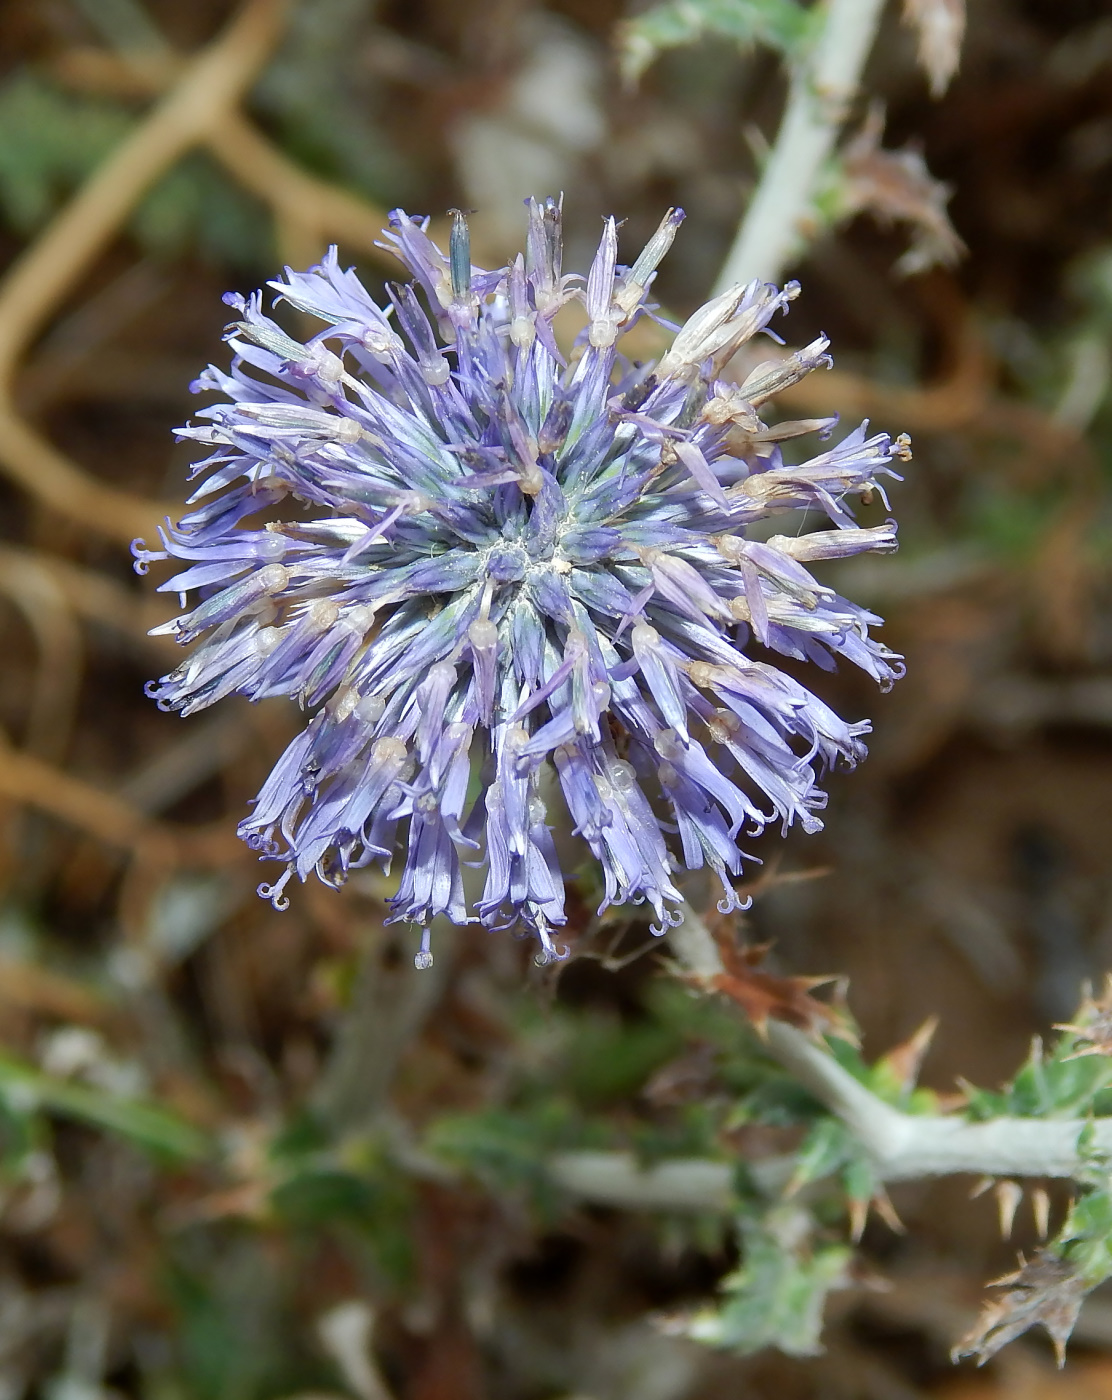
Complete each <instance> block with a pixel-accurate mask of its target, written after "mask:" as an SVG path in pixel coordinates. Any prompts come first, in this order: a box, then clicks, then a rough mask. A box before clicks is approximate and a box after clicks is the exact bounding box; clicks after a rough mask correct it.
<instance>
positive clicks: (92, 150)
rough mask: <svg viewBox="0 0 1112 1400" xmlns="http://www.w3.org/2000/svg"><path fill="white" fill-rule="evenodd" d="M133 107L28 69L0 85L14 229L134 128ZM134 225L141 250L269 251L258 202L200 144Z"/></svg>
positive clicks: (46, 213) (32, 222)
mask: <svg viewBox="0 0 1112 1400" xmlns="http://www.w3.org/2000/svg"><path fill="white" fill-rule="evenodd" d="M134 123H135V118H134V116H133V115H132V113H131V112H130V110H129V109H127V108H126V107H124V106H122V105H120V104H119V103H115V102H110V101H108V100H106V99H103V98H91V97H79V96H75V95H74V94H72V93H67V92H64V91H63V90H62V89H60V88H58V87H56V86H55V85H54V84H53V83H50V82H48V81H46V80H45V79H44V78H41V77H39V76H38V75H36V74H35V73H33V72H31V71H29V70H28V69H20V70H17V71H16V72H15V73H13V74H12V76H10V77H9V78H8V79H7V80H6V81H5V82H4V83H3V84H2V85H0V211H2V213H3V216H4V218H5V219H6V220H7V222H8V223H9V224H10V225H11V227H12V228H13V229H15V230H16V231H17V232H18V233H21V234H29V233H33V232H34V231H35V230H36V229H38V228H39V227H41V225H42V224H44V223H45V222H46V220H47V219H49V218H50V216H51V215H52V214H53V213H54V212H55V210H56V209H57V208H58V207H59V205H60V204H61V203H62V201H63V200H64V199H65V198H66V197H67V196H68V195H70V194H71V193H72V192H73V191H74V190H75V189H76V188H77V187H78V185H80V184H81V183H82V181H83V180H85V179H86V178H87V177H88V176H89V175H90V174H91V173H92V172H93V171H94V170H95V169H96V167H97V166H98V165H99V164H100V163H101V162H102V161H103V160H104V159H105V158H106V157H107V156H108V155H109V154H110V153H111V152H112V150H113V149H114V148H115V147H116V146H118V145H119V143H120V142H121V141H122V140H123V139H124V138H125V137H126V136H127V135H128V134H129V133H130V132H131V131H132V129H133V127H134ZM130 231H131V233H132V235H133V236H134V238H135V239H136V241H137V242H138V243H139V245H140V247H141V248H142V249H143V251H144V252H146V253H149V254H152V255H155V256H158V257H166V258H171V257H180V256H181V255H182V254H184V253H187V252H194V253H197V254H199V255H200V256H201V257H203V258H206V259H212V260H217V261H221V262H225V263H229V264H231V265H233V266H244V265H247V266H251V265H254V264H258V263H261V262H263V261H265V260H266V259H267V257H268V256H269V252H270V235H269V231H268V223H267V219H266V216H265V214H264V212H263V210H262V209H261V208H260V207H259V205H258V204H257V203H256V202H255V201H254V200H253V199H251V198H250V197H249V196H248V195H246V194H244V193H243V192H242V191H241V190H240V189H239V188H238V186H236V185H234V184H233V183H232V182H231V181H230V180H228V179H227V178H226V177H225V176H224V175H223V173H222V172H221V171H220V170H218V169H217V168H216V166H215V165H213V163H212V162H211V161H210V160H209V159H208V157H207V156H204V155H202V154H200V153H195V154H193V155H190V156H188V157H187V158H186V159H185V160H183V161H181V162H180V163H179V164H178V165H177V166H176V167H175V168H174V169H173V170H171V171H169V172H168V173H167V174H166V175H165V176H164V177H163V178H162V179H161V180H160V181H159V182H158V183H157V184H156V185H155V187H154V188H153V189H152V190H151V191H150V193H149V194H148V195H147V197H146V198H145V199H144V200H143V201H142V202H141V203H140V204H139V205H138V206H137V208H136V210H135V213H134V215H133V216H132V219H131V223H130Z"/></svg>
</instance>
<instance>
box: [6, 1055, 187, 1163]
mask: <svg viewBox="0 0 1112 1400" xmlns="http://www.w3.org/2000/svg"><path fill="white" fill-rule="evenodd" d="M0 1100H2V1101H3V1104H4V1106H5V1108H6V1110H7V1114H8V1117H9V1119H10V1121H12V1122H15V1123H18V1121H19V1119H20V1118H21V1117H25V1116H26V1115H30V1114H33V1113H54V1114H58V1115H60V1116H61V1117H63V1118H71V1119H74V1120H75V1121H77V1122H80V1123H85V1124H87V1125H89V1126H90V1127H94V1128H102V1129H104V1130H105V1131H107V1132H110V1133H114V1134H116V1135H117V1136H119V1137H122V1138H125V1139H127V1140H128V1141H129V1142H132V1143H134V1144H135V1145H136V1146H137V1147H142V1148H144V1149H146V1150H147V1151H149V1152H151V1153H153V1154H154V1155H155V1156H156V1157H161V1158H163V1159H170V1160H173V1161H181V1160H186V1161H188V1160H197V1159H199V1158H202V1157H205V1156H207V1155H208V1154H209V1153H210V1151H211V1144H210V1142H209V1140H208V1138H207V1137H206V1135H205V1134H204V1133H202V1132H200V1131H199V1130H198V1129H197V1128H195V1127H193V1125H192V1124H190V1123H187V1122H186V1121H185V1120H184V1119H183V1118H181V1117H179V1116H178V1115H177V1114H176V1113H174V1112H172V1111H171V1110H170V1109H167V1108H164V1107H162V1106H161V1105H159V1104H153V1103H148V1102H146V1101H144V1100H142V1099H138V1098H128V1097H124V1096H123V1095H117V1094H112V1093H109V1092H107V1091H106V1090H105V1089H104V1088H102V1087H100V1086H97V1087H92V1086H88V1085H85V1084H78V1083H74V1082H72V1081H70V1080H67V1079H57V1078H55V1077H53V1076H52V1075H49V1074H44V1073H43V1072H42V1071H41V1070H39V1069H36V1068H35V1067H34V1065H29V1064H27V1063H26V1062H25V1061H23V1060H19V1059H17V1058H16V1057H15V1056H14V1055H7V1054H0ZM20 1131H21V1132H24V1133H25V1132H26V1131H27V1129H26V1127H24V1128H23V1129H21V1130H20Z"/></svg>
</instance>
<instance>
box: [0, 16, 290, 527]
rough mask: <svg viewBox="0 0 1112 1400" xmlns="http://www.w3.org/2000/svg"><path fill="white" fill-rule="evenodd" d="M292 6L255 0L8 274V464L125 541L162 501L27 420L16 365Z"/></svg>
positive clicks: (62, 507)
mask: <svg viewBox="0 0 1112 1400" xmlns="http://www.w3.org/2000/svg"><path fill="white" fill-rule="evenodd" d="M284 9H285V0H247V3H246V4H245V5H244V6H243V7H242V8H241V9H240V10H239V11H238V13H237V14H236V16H235V18H234V19H233V20H232V21H231V23H230V24H229V25H228V27H227V28H226V29H225V30H224V32H223V33H222V34H221V35H220V37H219V38H218V39H217V40H216V41H215V42H214V43H212V44H211V45H210V46H209V47H208V48H207V49H205V50H204V51H203V52H202V53H201V54H200V55H199V56H198V57H197V58H196V59H194V60H193V62H191V63H190V64H189V65H188V67H187V68H186V69H185V72H184V73H183V75H182V77H181V79H180V80H179V81H178V82H177V83H176V85H175V86H174V87H173V88H172V89H171V91H170V92H169V93H168V94H167V95H166V97H165V98H163V100H162V101H161V102H159V103H158V104H157V105H156V106H155V108H154V109H153V110H152V111H151V113H150V114H149V115H148V116H147V118H146V119H145V120H144V121H143V122H142V123H141V124H140V126H139V127H138V128H137V129H136V130H135V131H134V132H133V133H132V134H131V135H130V136H129V137H127V138H126V139H125V140H124V141H122V142H121V143H120V145H119V146H118V147H117V148H116V149H115V150H114V151H113V153H112V154H111V155H110V156H109V157H108V159H107V160H105V161H104V163H103V164H102V165H101V166H100V168H99V169H98V170H97V171H96V172H95V173H94V174H93V175H92V176H91V177H90V178H89V179H88V180H87V181H86V183H85V184H84V185H83V186H82V187H81V189H80V190H79V191H78V192H77V194H76V195H75V196H74V197H73V199H71V200H70V202H69V204H67V205H66V207H65V208H64V209H63V210H62V211H61V212H60V213H59V214H58V216H57V217H56V218H55V219H54V221H53V223H52V224H50V226H49V227H48V228H47V229H46V231H45V232H44V233H43V234H42V236H41V237H40V238H38V239H36V240H35V242H34V243H32V244H31V245H30V246H29V247H28V248H27V250H26V251H25V252H24V253H23V254H22V255H21V256H20V257H19V258H17V259H16V261H15V262H14V263H13V264H12V266H11V267H10V268H9V269H8V272H7V274H6V275H5V277H4V279H3V281H2V282H0V468H2V469H3V470H4V471H5V472H6V473H7V474H8V476H10V477H11V478H12V479H13V480H14V481H16V482H18V484H19V485H20V486H22V487H23V488H24V489H25V490H26V491H28V492H29V493H30V494H31V495H32V496H34V497H35V498H36V499H37V500H39V501H41V502H43V503H44V504H45V505H48V506H50V507H51V509H53V510H56V511H58V512H59V513H60V514H63V515H66V516H69V517H70V518H72V519H75V520H79V521H81V522H82V523H83V524H85V525H88V526H89V527H91V528H93V529H96V530H97V531H98V532H100V533H101V534H104V535H107V536H109V537H110V538H113V539H117V540H120V541H122V542H125V543H126V542H127V541H129V540H130V539H132V538H133V537H134V536H135V535H139V534H144V533H150V531H151V529H152V527H153V526H154V525H155V524H156V523H157V522H158V520H159V518H160V517H161V516H162V515H163V514H164V512H163V510H162V509H161V508H160V507H159V505H158V504H157V503H156V502H154V501H146V500H144V499H143V498H141V497H138V496H134V495H132V494H130V493H129V492H125V491H120V490H117V489H115V488H113V487H110V486H105V485H102V484H101V483H99V482H97V481H95V480H94V479H93V478H91V477H89V476H88V475H86V474H85V473H84V472H83V471H82V470H81V469H80V467H78V466H77V465H75V464H74V463H73V462H71V461H70V460H69V458H68V457H66V455H65V454H64V453H62V452H60V451H59V450H58V449H57V448H56V447H54V446H53V444H52V443H50V442H49V441H48V440H47V439H46V438H44V437H43V436H42V435H41V434H40V433H39V432H38V431H37V430H36V429H35V428H34V427H33V426H32V425H31V424H29V423H27V422H26V421H25V420H24V419H23V418H22V417H21V416H20V414H19V411H18V409H17V407H16V405H15V403H14V401H13V397H12V380H13V376H14V373H15V369H16V366H17V364H18V361H19V358H20V356H21V355H22V354H23V352H24V350H25V349H26V348H27V346H28V345H29V344H30V343H31V341H32V340H33V339H34V338H35V336H36V335H37V334H38V333H39V331H41V329H42V327H43V325H44V324H45V322H46V321H47V320H48V318H49V316H50V314H51V312H52V311H53V310H54V308H55V307H56V306H57V305H58V303H59V301H60V300H61V298H62V297H63V296H64V295H65V294H66V293H67V292H68V291H69V290H70V288H71V287H72V286H73V285H74V283H75V282H76V281H77V280H78V279H79V278H80V277H81V276H82V275H83V274H84V273H85V272H86V271H87V270H88V268H89V267H90V265H91V264H92V263H93V262H94V261H95V259H96V258H97V257H98V256H99V255H100V253H101V252H103V250H104V249H105V247H106V246H107V245H108V244H109V243H110V241H111V240H112V238H113V237H114V236H115V234H116V233H117V231H118V230H119V228H120V226H121V225H122V223H123V221H124V220H125V219H126V217H127V215H128V213H129V212H130V210H131V209H132V208H133V206H134V205H135V203H136V201H137V200H138V199H140V198H141V197H142V195H143V193H144V192H145V191H146V190H147V189H148V188H149V187H150V186H151V185H152V184H153V183H154V181H155V180H157V179H158V177H159V176H160V175H161V174H162V173H163V172H164V171H165V170H167V169H168V168H169V167H170V166H172V165H173V164H174V163H175V162H176V161H177V160H178V159H179V158H180V157H181V156H182V155H183V154H184V153H185V152H186V151H187V150H189V149H190V147H192V146H194V145H196V144H197V143H198V142H200V141H202V140H204V139H205V138H206V137H207V135H208V133H209V132H210V131H211V130H213V129H214V128H215V126H216V125H217V124H218V123H220V122H221V121H223V120H225V119H226V117H227V113H228V111H229V109H230V108H231V107H232V105H233V104H234V103H235V102H236V101H237V100H238V98H239V97H240V96H241V94H242V93H243V92H244V90H245V89H246V88H247V86H248V85H249V83H250V82H251V80H252V78H253V77H254V76H255V74H256V73H257V72H258V70H259V67H260V65H261V64H262V62H263V61H264V59H265V58H266V56H267V54H268V53H269V52H270V50H271V48H272V46H273V45H274V43H275V41H276V40H277V38H278V36H279V34H280V32H281V24H282V15H283V11H284Z"/></svg>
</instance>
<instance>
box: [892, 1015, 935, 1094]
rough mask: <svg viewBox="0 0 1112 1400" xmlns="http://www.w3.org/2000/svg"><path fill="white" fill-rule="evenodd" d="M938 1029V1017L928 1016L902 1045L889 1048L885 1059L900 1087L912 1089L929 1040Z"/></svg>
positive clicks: (928, 1047) (929, 1042)
mask: <svg viewBox="0 0 1112 1400" xmlns="http://www.w3.org/2000/svg"><path fill="white" fill-rule="evenodd" d="M937 1029H938V1017H937V1016H929V1017H928V1018H927V1019H926V1020H925V1021H924V1022H923V1024H922V1025H921V1026H920V1027H919V1029H918V1030H917V1031H915V1032H914V1034H913V1035H910V1036H909V1037H908V1038H907V1040H905V1041H904V1042H903V1044H902V1045H897V1046H896V1047H895V1049H893V1050H889V1052H888V1054H887V1055H885V1057H884V1058H885V1059H886V1060H887V1061H888V1063H889V1065H891V1067H892V1070H893V1072H894V1073H895V1075H896V1078H897V1079H898V1080H899V1082H900V1088H901V1089H904V1090H907V1089H913V1088H914V1087H915V1084H916V1082H917V1080H918V1078H919V1070H920V1069H921V1068H922V1065H923V1060H924V1058H925V1056H926V1053H927V1051H928V1050H929V1049H930V1044H931V1040H932V1039H933V1037H934V1033H935V1031H936V1030H937Z"/></svg>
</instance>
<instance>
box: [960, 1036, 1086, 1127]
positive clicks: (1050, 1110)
mask: <svg viewBox="0 0 1112 1400" xmlns="http://www.w3.org/2000/svg"><path fill="white" fill-rule="evenodd" d="M1074 1047H1075V1038H1074V1037H1073V1036H1071V1035H1063V1036H1060V1037H1058V1038H1057V1039H1056V1040H1055V1041H1054V1042H1053V1044H1052V1045H1051V1049H1050V1053H1049V1054H1047V1053H1046V1051H1045V1049H1044V1047H1043V1044H1042V1041H1041V1040H1038V1039H1036V1040H1035V1041H1033V1042H1032V1045H1031V1051H1030V1054H1029V1055H1028V1057H1027V1059H1026V1061H1025V1062H1024V1064H1023V1066H1022V1067H1021V1069H1020V1071H1019V1073H1018V1074H1017V1075H1016V1077H1015V1078H1014V1079H1013V1080H1012V1082H1011V1083H1010V1084H1007V1085H1005V1086H1004V1088H1003V1089H1000V1090H997V1091H993V1090H989V1089H978V1088H976V1087H975V1086H973V1085H971V1084H966V1085H964V1086H963V1087H964V1089H965V1093H966V1097H967V1101H968V1108H967V1112H968V1113H969V1116H970V1117H972V1118H974V1119H977V1120H978V1121H985V1120H987V1119H990V1118H998V1117H1002V1116H1004V1115H1011V1114H1014V1115H1016V1116H1017V1117H1020V1118H1078V1117H1084V1116H1085V1115H1087V1114H1096V1115H1104V1114H1108V1113H1112V1092H1110V1090H1112V1060H1109V1059H1107V1058H1106V1057H1104V1056H1098V1055H1082V1056H1075V1053H1074Z"/></svg>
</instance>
